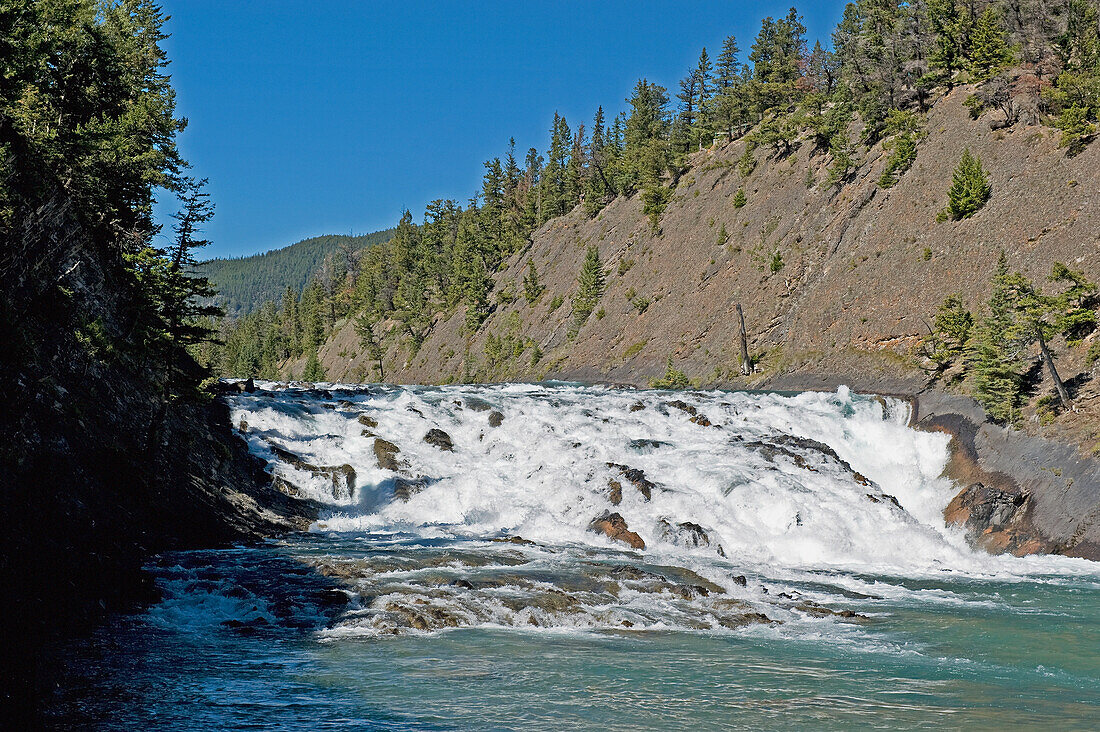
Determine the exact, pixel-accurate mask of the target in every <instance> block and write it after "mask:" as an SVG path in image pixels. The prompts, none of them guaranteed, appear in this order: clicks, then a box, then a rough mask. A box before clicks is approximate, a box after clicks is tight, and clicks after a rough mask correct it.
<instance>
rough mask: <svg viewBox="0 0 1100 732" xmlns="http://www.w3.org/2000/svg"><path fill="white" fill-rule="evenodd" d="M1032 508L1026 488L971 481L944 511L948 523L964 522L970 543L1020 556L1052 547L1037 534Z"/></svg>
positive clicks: (960, 523) (988, 549) (989, 549)
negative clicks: (1002, 486) (1036, 536)
mask: <svg viewBox="0 0 1100 732" xmlns="http://www.w3.org/2000/svg"><path fill="white" fill-rule="evenodd" d="M1031 508H1032V497H1031V494H1030V493H1029V492H1027V491H1009V490H1000V489H997V488H993V487H990V486H986V485H984V484H982V483H972V484H970V485H969V486H967V487H966V488H964V489H963V490H962V491H960V492H959V494H958V495H957V496H955V498H953V499H952V500H951V503H949V504H948V505H947V508H946V509H944V512H943V515H944V519H945V520H946V521H947V523H949V524H958V525H961V526H963V527H964V528H965V529H966V534H967V539H968V540H969V541H970V543H971V544H974V545H976V546H979V547H981V548H982V549H985V550H986V551H989V552H993V553H997V552H1011V553H1013V554H1016V555H1017V556H1019V555H1023V554H1031V553H1035V552H1041V551H1051V550H1052V548H1053V547H1051V546H1050V545H1049V543H1047V542H1043V541H1042V540H1039V539H1036V538H1035V530H1034V527H1033V526H1032V524H1031Z"/></svg>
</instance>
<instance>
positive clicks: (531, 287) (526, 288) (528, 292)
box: [523, 259, 546, 305]
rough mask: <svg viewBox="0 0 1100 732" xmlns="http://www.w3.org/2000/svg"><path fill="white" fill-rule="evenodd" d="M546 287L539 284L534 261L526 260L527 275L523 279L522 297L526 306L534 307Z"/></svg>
mask: <svg viewBox="0 0 1100 732" xmlns="http://www.w3.org/2000/svg"><path fill="white" fill-rule="evenodd" d="M545 289H546V287H545V286H543V285H541V284H539V273H538V270H537V269H535V260H533V259H528V260H527V274H526V275H524V277H523V297H524V299H526V300H527V304H528V305H534V304H535V302H537V301H538V299H539V297H540V296H541V295H542V292H543V290H545Z"/></svg>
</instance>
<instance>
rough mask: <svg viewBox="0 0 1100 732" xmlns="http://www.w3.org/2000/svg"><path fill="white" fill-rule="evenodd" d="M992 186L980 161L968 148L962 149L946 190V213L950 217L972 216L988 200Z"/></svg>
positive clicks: (956, 218)
mask: <svg viewBox="0 0 1100 732" xmlns="http://www.w3.org/2000/svg"><path fill="white" fill-rule="evenodd" d="M992 192H993V187H992V186H991V185H990V184H989V176H988V174H986V172H985V171H984V170H983V169H982V161H981V159H980V158H978V157H977V156H976V155H971V154H970V148H966V149H965V150H963V154H962V158H961V159H960V160H959V164H958V166H957V167H956V168H955V172H954V173H953V174H952V176H951V187H950V188H949V189H948V191H947V199H948V200H947V209H946V213H947V215H948V216H950V217H951V218H952V219H955V220H956V221H958V220H959V219H965V218H969V217H970V216H973V215H974V214H975V212H977V211H978V210H979V209H980V208H981V207H982V206H984V205H985V204H986V201H988V200H989V197H990V195H991V194H992Z"/></svg>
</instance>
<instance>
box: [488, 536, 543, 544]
mask: <svg viewBox="0 0 1100 732" xmlns="http://www.w3.org/2000/svg"><path fill="white" fill-rule="evenodd" d="M489 541H493V542H497V543H499V544H521V545H523V546H535V542H533V541H531V540H530V539H524V538H523V537H522V536H508V537H497V538H495V539H489Z"/></svg>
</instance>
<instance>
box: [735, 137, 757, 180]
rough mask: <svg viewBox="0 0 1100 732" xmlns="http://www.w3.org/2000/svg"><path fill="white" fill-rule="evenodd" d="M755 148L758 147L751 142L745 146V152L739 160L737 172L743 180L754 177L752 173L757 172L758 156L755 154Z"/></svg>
mask: <svg viewBox="0 0 1100 732" xmlns="http://www.w3.org/2000/svg"><path fill="white" fill-rule="evenodd" d="M755 148H756V145H755V144H754V143H753V141H752V140H749V141H748V142H747V143H746V144H745V152H743V153H741V157H740V158H738V159H737V172H738V173H740V174H741V177H742V178H748V177H749V176H750V175H752V171H754V170H756V155H755V153H754V152H753V151H754V150H755Z"/></svg>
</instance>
